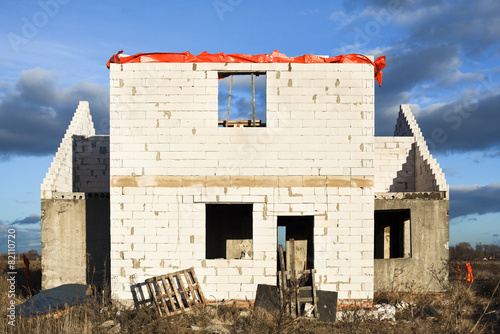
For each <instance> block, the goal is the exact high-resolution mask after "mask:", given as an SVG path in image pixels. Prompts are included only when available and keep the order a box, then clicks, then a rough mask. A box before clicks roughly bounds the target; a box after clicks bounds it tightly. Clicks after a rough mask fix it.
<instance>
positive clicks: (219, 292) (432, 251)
mask: <svg viewBox="0 0 500 334" xmlns="http://www.w3.org/2000/svg"><path fill="white" fill-rule="evenodd" d="M160 55H161V54H160ZM202 55H203V54H202ZM202 55H200V56H198V58H196V57H195V58H194V60H193V59H192V58H191V60H189V61H187V60H186V58H185V57H184V58H183V57H181V56H178V57H177V58H175V59H176V61H172V60H169V61H165V60H163V61H161V60H160V61H158V58H157V59H156V60H151V59H153V58H151V57H152V56H151V55H136V56H132V57H120V56H119V55H115V56H114V60H113V61H112V63H111V64H110V81H111V105H110V136H109V141H108V138H107V137H102V136H97V137H96V136H94V135H93V126H92V121H91V119H90V114H89V111H88V105H87V104H85V103H81V104H80V106H79V109H78V110H77V112H76V114H75V118H74V119H73V121H72V123H71V125H70V127H69V129H68V132H67V134H66V136H65V138H64V139H63V142H62V144H61V147H60V149H59V151H58V153H57V155H56V158H55V159H54V163H53V165H52V166H51V168H50V171H49V173H48V174H47V178H46V179H45V180H44V184H43V185H42V210H43V212H44V213H43V215H42V242H43V245H42V266H43V273H44V277H43V287H44V288H47V287H52V286H55V285H59V284H62V283H73V282H84V281H88V280H89V277H88V274H87V272H88V271H89V266H90V265H89V264H87V265H86V261H85V259H86V256H87V253H89V254H90V255H92V252H94V254H95V255H92V256H91V258H92V259H96V258H97V259H99V260H102V259H104V257H103V255H102V254H100V253H99V252H98V250H93V247H94V246H92V245H95V244H96V243H97V244H99V246H100V247H102V248H101V249H99V250H100V251H102V252H104V253H105V252H106V251H109V261H108V262H107V264H109V265H110V267H108V268H110V273H109V274H110V275H109V276H108V277H109V278H110V281H111V292H112V295H113V296H114V297H115V298H117V299H119V300H122V301H131V300H132V298H133V294H132V290H133V289H134V287H136V285H137V284H139V283H141V282H144V281H145V279H147V278H149V277H152V276H158V275H163V274H165V273H169V272H174V271H177V270H179V269H185V268H190V267H194V268H195V270H196V274H197V276H198V279H199V281H200V283H201V285H202V288H203V292H204V294H205V296H206V297H207V299H209V300H222V299H225V300H245V299H248V300H253V299H255V293H256V290H257V285H258V284H272V285H275V284H276V282H277V278H276V272H277V266H278V256H277V254H278V253H277V249H278V244H283V245H284V247H285V252H286V244H287V241H289V240H290V239H292V238H293V239H294V240H297V241H298V242H297V244H298V245H299V248H300V249H299V252H298V253H299V254H300V256H299V257H300V258H301V261H300V266H301V267H302V268H307V269H312V268H314V269H315V270H316V282H315V284H316V286H317V288H318V289H321V290H327V291H337V292H338V297H339V302H340V303H341V304H342V303H345V304H356V305H359V306H366V305H369V304H370V303H371V301H372V299H373V296H374V293H375V292H382V291H387V290H388V289H393V288H402V287H404V286H405V285H406V284H408V283H410V282H413V281H415V280H417V281H418V282H417V283H418V285H419V286H420V287H421V288H422V289H427V291H440V290H442V289H443V287H442V286H440V285H439V280H440V279H443V280H444V279H446V277H447V275H446V274H444V273H443V272H442V270H443V269H444V268H445V267H443V263H442V261H444V260H447V259H448V187H447V185H446V182H445V179H444V175H443V173H442V172H441V170H440V168H439V166H438V164H437V163H436V161H435V160H434V159H433V158H432V157H431V156H430V154H429V152H428V149H427V146H426V144H425V140H424V139H423V137H422V134H421V132H420V130H419V128H418V126H417V124H416V122H415V119H414V118H413V116H412V114H411V112H410V110H409V107H408V106H407V105H404V106H402V107H401V111H400V113H399V117H398V118H397V126H396V131H395V136H394V137H375V136H374V66H373V63H370V62H367V63H329V62H325V59H324V58H322V59H319V58H320V57H316V58H314V59H315V61H311V62H304V61H302V62H301V63H298V62H296V58H286V56H284V55H280V56H279V57H282V58H281V61H277V58H278V56H276V57H275V58H274V59H273V57H271V55H269V56H267V55H264V56H267V58H265V57H262V59H260V61H259V62H249V61H247V60H245V59H243V60H241V59H240V60H238V58H236V57H232V58H231V59H232V60H231V61H230V62H228V61H218V62H217V61H213V60H212V61H206V57H205V58H204V57H201V56H202ZM310 57H311V56H310ZM314 57H315V56H314ZM235 58H236V59H235ZM112 59H113V58H112ZM130 59H133V60H134V62H129V61H128V60H130ZM221 59H222V58H221ZM224 59H226V58H224ZM287 59H290V61H288V62H287V61H286V60H287ZM314 59H313V60H314ZM292 60H293V61H292ZM152 61H154V62H152ZM227 77H236V78H240V77H247V78H249V79H250V80H252V81H253V79H254V78H257V77H260V78H261V79H262V78H264V79H263V82H264V84H265V89H264V90H263V92H264V93H265V99H264V101H263V102H262V103H261V105H262V110H257V111H256V112H254V113H253V112H252V110H251V111H250V112H249V115H252V113H253V115H257V116H258V117H255V116H254V117H252V116H250V117H247V119H231V117H232V115H231V112H229V116H227V114H226V112H225V107H224V108H223V110H222V113H219V108H220V104H221V101H219V100H220V99H221V98H223V99H224V101H225V102H224V103H225V106H227V105H228V103H227V101H226V99H228V96H227V95H225V92H222V91H221V90H222V85H221V80H220V79H222V78H227ZM251 95H254V96H255V94H252V92H249V96H251ZM261 95H262V94H261ZM260 97H261V96H260ZM253 105H254V106H255V104H253ZM250 108H252V107H250ZM229 109H230V108H229V107H228V110H229ZM220 114H223V115H224V116H223V117H220V116H219V115H220ZM108 144H109V150H108ZM108 164H109V165H108ZM101 167H102V168H101ZM96 197H98V198H96ZM108 201H109V202H108ZM101 202H102V203H103V204H102V205H103V206H106V205H108V210H109V211H106V210H105V209H102V210H101V209H99V211H98V212H99V213H97V212H96V211H95V210H94V209H92V205H100V204H96V203H101ZM61 226H62V227H64V229H61V228H60V227H61ZM107 237H110V240H109V239H108V240H106V238H107ZM69 245H71V247H69ZM107 247H109V248H107ZM96 261H97V260H96ZM96 267H98V266H96ZM98 268H99V269H100V270H101V271H102V272H104V271H105V266H100V267H98ZM69 270H71V275H69V276H68V275H67V273H68V271H69ZM84 271H86V272H84ZM440 271H441V272H440ZM436 273H440V274H438V275H436Z"/></svg>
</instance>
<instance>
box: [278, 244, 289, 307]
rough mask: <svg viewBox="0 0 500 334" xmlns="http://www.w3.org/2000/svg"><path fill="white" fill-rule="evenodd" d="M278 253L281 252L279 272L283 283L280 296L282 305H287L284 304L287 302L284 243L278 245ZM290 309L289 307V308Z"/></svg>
mask: <svg viewBox="0 0 500 334" xmlns="http://www.w3.org/2000/svg"><path fill="white" fill-rule="evenodd" d="M278 253H279V259H280V267H281V271H280V273H279V277H280V278H281V282H280V283H281V285H280V297H281V304H282V305H281V306H282V307H286V305H284V303H285V296H286V276H285V270H286V268H285V257H284V255H283V245H281V244H280V245H279V247H278ZM287 310H288V308H287Z"/></svg>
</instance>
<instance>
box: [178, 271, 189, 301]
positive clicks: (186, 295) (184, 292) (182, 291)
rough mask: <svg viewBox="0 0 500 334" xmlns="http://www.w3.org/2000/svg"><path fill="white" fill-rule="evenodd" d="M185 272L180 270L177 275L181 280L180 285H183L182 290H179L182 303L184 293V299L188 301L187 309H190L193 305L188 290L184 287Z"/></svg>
mask: <svg viewBox="0 0 500 334" xmlns="http://www.w3.org/2000/svg"><path fill="white" fill-rule="evenodd" d="M183 273H184V272H179V273H178V274H177V275H176V277H177V279H178V280H179V285H180V286H181V291H179V292H180V293H181V303H183V304H184V301H183V300H182V295H184V300H185V301H186V304H187V306H186V310H190V309H191V307H192V305H191V301H190V300H189V296H188V291H187V290H186V288H185V287H184V282H183V279H182V274H183Z"/></svg>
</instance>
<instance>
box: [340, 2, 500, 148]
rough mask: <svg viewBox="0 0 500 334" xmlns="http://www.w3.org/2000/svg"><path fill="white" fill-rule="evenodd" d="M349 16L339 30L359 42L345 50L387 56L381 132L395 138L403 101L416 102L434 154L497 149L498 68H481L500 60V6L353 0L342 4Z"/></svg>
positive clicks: (379, 95) (378, 97)
mask: <svg viewBox="0 0 500 334" xmlns="http://www.w3.org/2000/svg"><path fill="white" fill-rule="evenodd" d="M336 13H337V14H338V15H337V16H338V17H343V16H342V13H341V12H340V13H339V12H336ZM345 13H347V14H348V15H345ZM344 16H345V17H344V18H343V20H342V21H343V22H342V26H341V28H339V29H340V30H339V31H338V33H344V34H346V35H349V36H352V37H353V44H352V45H348V46H346V47H345V48H344V49H345V50H349V51H350V52H355V50H357V52H362V53H369V54H374V55H375V56H380V55H382V54H383V55H385V56H386V57H387V67H386V68H385V69H384V80H383V83H382V87H381V88H377V89H376V93H375V101H376V103H375V108H376V113H375V125H376V135H384V136H387V135H392V134H393V131H394V125H395V122H396V117H397V113H398V110H399V105H400V104H414V105H415V104H417V105H420V106H422V110H420V112H418V111H419V108H415V107H413V106H412V110H413V111H414V114H415V116H416V118H417V121H418V122H419V125H420V127H421V129H422V131H423V133H424V136H425V137H426V138H427V139H428V140H429V138H430V139H432V142H431V144H435V145H433V146H432V147H431V150H432V151H433V153H434V152H441V153H442V152H452V151H470V150H485V149H488V150H491V149H492V148H495V147H498V146H499V144H500V132H499V131H497V130H496V129H493V125H494V124H499V121H500V99H499V90H498V83H496V82H492V80H491V78H492V77H491V75H493V74H495V75H497V74H496V73H497V71H498V69H497V68H493V69H491V68H490V69H488V68H481V65H480V64H481V63H482V62H483V61H484V62H487V61H492V62H493V63H497V60H498V54H497V53H496V52H498V50H500V40H499V39H498V33H497V32H498V31H500V2H498V1H492V0H478V1H477V2H468V1H465V0H455V1H434V0H426V1H417V0H375V1H364V0H355V1H345V2H344ZM395 31H397V32H398V33H397V34H396V33H395ZM382 43H388V44H385V45H384V44H382ZM388 45H390V46H388ZM477 68H481V69H477ZM486 74H489V75H490V77H489V78H488V77H487V76H486ZM471 109H472V112H470V111H471ZM469 113H470V116H463V117H462V116H461V115H467V114H469ZM460 118H461V119H460ZM443 138H446V139H445V140H443ZM497 151H498V150H497Z"/></svg>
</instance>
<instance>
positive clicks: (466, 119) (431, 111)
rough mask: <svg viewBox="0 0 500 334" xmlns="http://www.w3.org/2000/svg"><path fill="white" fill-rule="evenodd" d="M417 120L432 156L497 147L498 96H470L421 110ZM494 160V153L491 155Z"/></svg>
mask: <svg viewBox="0 0 500 334" xmlns="http://www.w3.org/2000/svg"><path fill="white" fill-rule="evenodd" d="M416 118H417V121H418V123H419V126H420V128H421V130H422V133H423V135H424V137H425V138H426V141H427V144H428V146H429V148H430V150H431V151H432V152H433V153H437V152H439V153H443V152H461V151H462V152H463V151H475V150H488V149H491V148H497V149H496V150H493V152H498V147H500V131H499V130H498V124H500V94H492V95H487V96H483V97H479V98H476V97H475V96H474V95H473V94H472V95H471V96H469V97H467V96H465V97H462V98H460V99H458V100H455V101H453V102H450V103H447V104H444V105H442V106H439V107H437V108H436V107H429V108H426V109H423V110H422V111H421V112H419V113H418V115H417V117H416ZM491 155H492V156H489V157H496V153H491Z"/></svg>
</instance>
